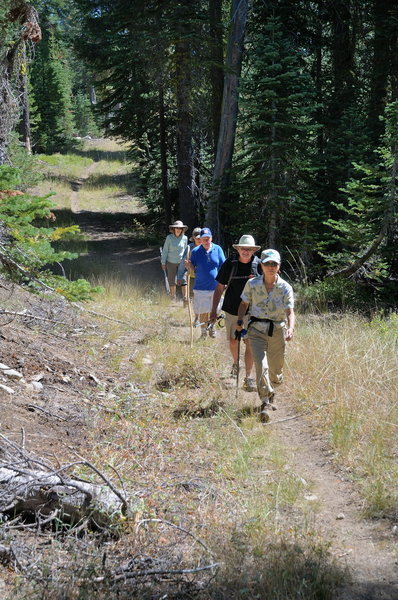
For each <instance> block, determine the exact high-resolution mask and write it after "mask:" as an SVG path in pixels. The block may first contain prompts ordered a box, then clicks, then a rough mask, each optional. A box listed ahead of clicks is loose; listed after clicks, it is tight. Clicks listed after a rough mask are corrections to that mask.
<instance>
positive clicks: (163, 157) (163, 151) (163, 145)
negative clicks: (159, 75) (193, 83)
mask: <svg viewBox="0 0 398 600" xmlns="http://www.w3.org/2000/svg"><path fill="white" fill-rule="evenodd" d="M159 131H160V165H161V171H162V194H163V209H164V215H165V220H166V227H167V226H168V225H170V223H171V203H170V193H169V183H168V165H167V138H166V123H165V110H164V91H163V86H162V85H161V86H160V88H159Z"/></svg>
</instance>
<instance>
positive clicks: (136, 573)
mask: <svg viewBox="0 0 398 600" xmlns="http://www.w3.org/2000/svg"><path fill="white" fill-rule="evenodd" d="M219 566H220V563H218V562H216V563H212V564H210V565H204V566H203V567H195V568H194V569H148V570H142V571H124V572H123V573H120V574H114V575H113V574H111V575H110V576H109V575H108V576H102V577H96V578H95V579H93V581H95V582H96V583H101V582H102V581H105V580H106V579H109V578H111V579H112V581H115V582H116V581H123V580H125V579H134V578H135V577H147V576H148V575H187V574H190V573H200V572H201V571H208V570H210V569H215V568H216V567H219Z"/></svg>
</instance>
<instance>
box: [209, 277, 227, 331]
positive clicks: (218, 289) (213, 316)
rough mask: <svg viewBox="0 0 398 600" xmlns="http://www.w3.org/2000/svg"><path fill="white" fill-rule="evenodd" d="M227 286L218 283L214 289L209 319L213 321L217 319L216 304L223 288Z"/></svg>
mask: <svg viewBox="0 0 398 600" xmlns="http://www.w3.org/2000/svg"><path fill="white" fill-rule="evenodd" d="M226 287H227V286H226V285H224V284H223V283H218V284H217V287H216V289H215V290H214V294H213V306H212V308H211V313H210V321H213V322H214V321H215V320H216V319H217V306H218V303H219V302H220V298H221V296H222V293H223V291H224V290H225V288H226Z"/></svg>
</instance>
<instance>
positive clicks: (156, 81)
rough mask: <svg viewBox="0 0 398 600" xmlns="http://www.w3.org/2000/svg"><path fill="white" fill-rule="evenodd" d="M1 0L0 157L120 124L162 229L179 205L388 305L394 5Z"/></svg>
mask: <svg viewBox="0 0 398 600" xmlns="http://www.w3.org/2000/svg"><path fill="white" fill-rule="evenodd" d="M2 6H3V8H0V22H1V25H0V27H1V35H0V40H1V41H0V78H1V82H0V94H1V102H2V105H3V106H2V111H1V117H0V163H2V164H9V163H11V164H13V165H16V166H19V165H20V164H21V162H23V160H22V158H21V156H22V155H23V154H26V153H29V152H33V153H37V152H45V153H51V152H67V151H68V150H70V149H71V148H73V147H75V146H76V144H77V143H78V138H79V137H82V136H87V135H90V136H96V135H108V136H114V137H116V138H119V139H121V140H123V141H126V142H128V143H129V145H130V155H131V160H132V164H134V165H135V167H134V168H135V169H137V167H138V172H139V176H140V184H141V186H140V187H141V190H142V200H143V202H145V204H146V206H147V208H148V211H149V214H150V215H151V220H152V223H153V224H154V227H155V228H156V229H157V231H159V233H160V234H161V235H163V233H164V231H166V230H167V225H168V224H169V223H170V222H171V220H172V219H176V218H181V219H182V220H183V221H184V222H186V223H187V224H188V225H189V226H190V227H194V226H196V225H198V224H207V225H209V226H210V227H212V228H213V230H214V238H215V240H216V241H218V242H220V243H222V244H223V245H224V246H225V247H227V246H229V245H230V244H231V243H233V242H234V241H236V240H237V239H238V238H239V236H240V235H241V234H242V233H243V232H246V233H252V234H253V235H254V236H255V238H256V240H257V241H258V243H260V244H261V245H262V246H263V247H265V246H271V247H277V248H279V249H281V250H282V251H283V254H284V257H285V260H286V261H287V260H288V261H289V264H290V270H291V272H292V273H291V274H292V276H293V277H295V278H296V279H299V280H300V281H301V282H302V283H308V282H311V281H314V280H319V279H324V278H326V279H325V281H326V280H328V281H329V282H330V281H331V280H336V278H339V279H340V280H341V279H342V278H344V280H346V281H352V280H353V279H354V280H355V281H356V285H357V286H358V285H360V284H363V283H366V289H367V290H368V292H369V290H370V291H371V293H372V295H373V296H377V297H378V298H379V300H380V301H381V302H383V303H384V305H385V306H392V305H394V299H395V295H396V291H395V290H396V288H397V285H396V279H397V276H398V258H397V256H396V252H395V247H396V242H397V190H396V169H397V143H398V7H397V5H396V2H393V1H392V0H386V1H384V2H379V1H377V0H344V1H343V0H318V1H313V2H310V1H308V0H294V1H293V0H271V1H265V0H252V2H250V3H249V2H248V0H203V1H202V0H184V1H183V2H178V1H176V0H162V2H157V1H155V2H152V1H150V0H145V1H144V0H134V1H131V0H111V1H109V2H102V1H101V0H46V1H45V0H36V1H34V0H32V1H31V2H29V3H27V2H25V1H24V0H13V1H12V0H6V1H5V2H3V4H2ZM364 289H365V287H363V288H362V290H364Z"/></svg>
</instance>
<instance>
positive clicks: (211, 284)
mask: <svg viewBox="0 0 398 600" xmlns="http://www.w3.org/2000/svg"><path fill="white" fill-rule="evenodd" d="M224 261H225V256H224V252H223V250H222V248H221V246H218V245H217V244H213V243H212V244H211V246H210V250H209V251H208V252H206V250H205V249H204V248H203V246H196V248H193V250H192V253H191V262H192V264H193V266H194V267H195V285H194V287H193V289H194V290H215V289H216V287H217V281H216V277H217V273H218V270H219V268H220V267H221V265H222V264H223V262H224Z"/></svg>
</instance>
